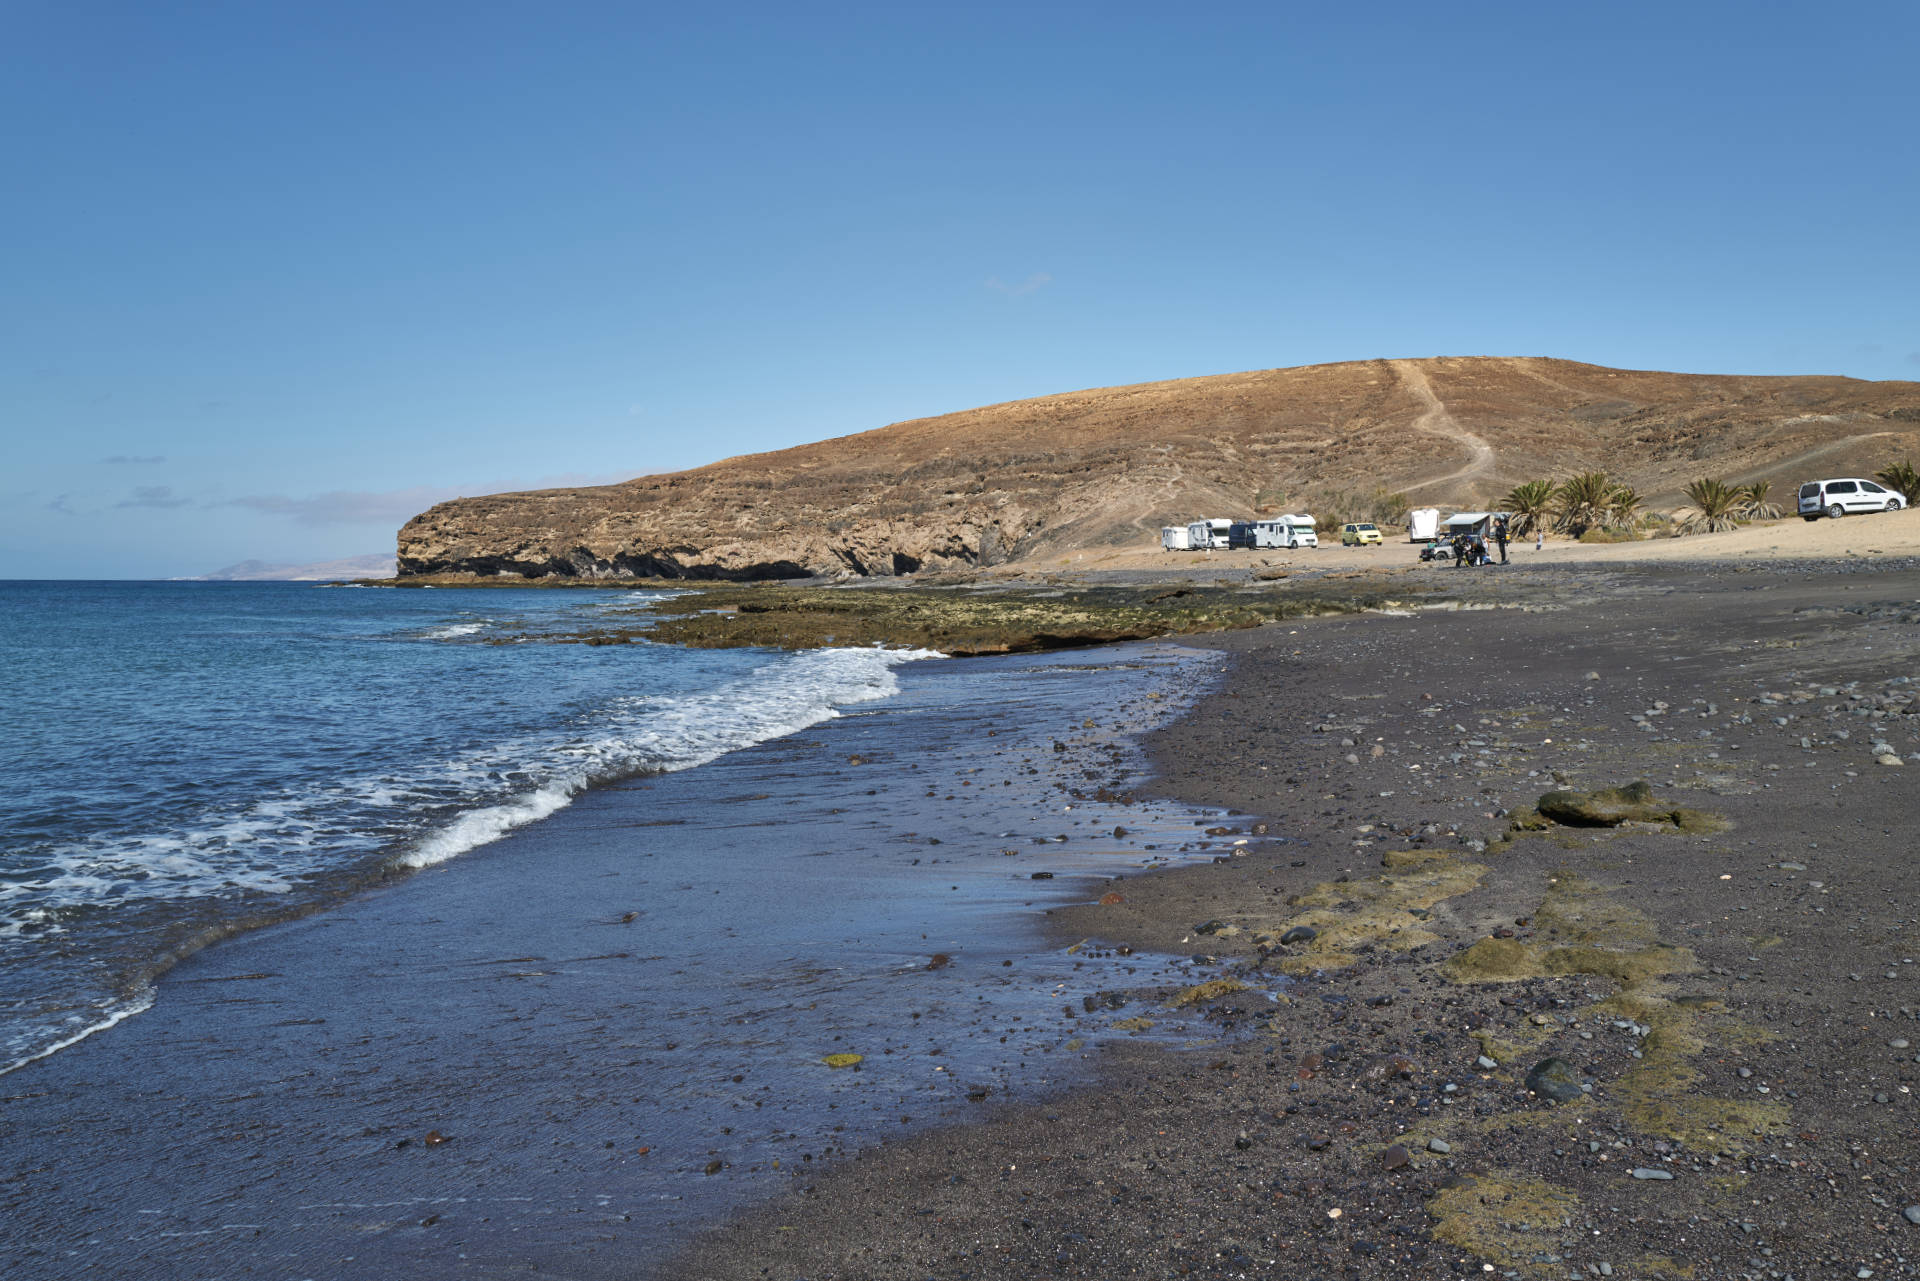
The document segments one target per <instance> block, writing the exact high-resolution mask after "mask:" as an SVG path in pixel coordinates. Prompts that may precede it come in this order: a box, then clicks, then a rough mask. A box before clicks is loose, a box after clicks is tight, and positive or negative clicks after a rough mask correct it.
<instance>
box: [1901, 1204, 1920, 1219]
mask: <svg viewBox="0 0 1920 1281" xmlns="http://www.w3.org/2000/svg"><path fill="white" fill-rule="evenodd" d="M1900 1217H1901V1218H1903V1219H1905V1220H1906V1221H1907V1222H1908V1223H1920V1205H1910V1206H1908V1207H1907V1208H1906V1209H1904V1210H1902V1211H1900Z"/></svg>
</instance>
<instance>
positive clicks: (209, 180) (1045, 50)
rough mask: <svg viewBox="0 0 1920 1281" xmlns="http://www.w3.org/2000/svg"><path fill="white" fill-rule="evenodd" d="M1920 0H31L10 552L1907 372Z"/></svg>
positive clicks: (338, 546)
mask: <svg viewBox="0 0 1920 1281" xmlns="http://www.w3.org/2000/svg"><path fill="white" fill-rule="evenodd" d="M1916 59H1920V6H1916V5H1913V4H1911V3H1897V4H1896V3H1887V4H1846V3H1839V4H1833V3H1822V4H1813V3H1803V4H1767V3H1764V2H1762V3H1741V4H1684V3H1683V4H1670V3H1669V4H1658V5H1652V4H1648V5H1640V4H1619V3H1615V4H1606V5H1550V4H1549V5H1543V4H1540V3H1537V0H1536V2H1535V3H1529V4H1471V3H1454V4H1445V5H1441V4H1432V3H1425V4H1411V3H1397V4H1387V3H1382V4H1370V5H1369V4H1357V5H1347V6H1332V5H1305V4H1283V3H1272V2H1269V3H1261V4H1193V5H1173V4H1166V3H1154V4H1127V3H1117V4H1116V3H1100V4H1084V5H1082V4H1045V3H1038V4H1019V5H1004V6H1002V5H997V4H984V3H968V4H964V5H960V4H954V5H942V6H934V5H912V4H908V5H901V4H897V3H896V4H885V5H859V4H840V5H817V6H816V5H804V4H778V5H771V4H767V5H763V4H734V5H728V6H694V5H675V6H665V5H645V4H633V3H617V4H615V3H607V4H594V3H572V4H550V5H533V4H526V3H498V2H492V0H468V2H465V3H459V4H453V3H431V4H427V3H413V4H410V3H405V2H404V0H401V2H398V3H396V2H394V0H382V2H380V3H342V2H340V0H329V2H328V3H325V4H320V3H309V4H293V3H285V4H255V3H248V2H244V0H234V2H232V3H217V4H196V3H179V4H151V3H144V2H142V3H93V2H90V0H55V2H53V3H37V2H34V0H7V2H6V3H5V4H4V6H0V118H4V120H5V121H6V122H7V123H6V126H5V129H4V131H3V132H0V147H3V148H4V164H5V169H4V172H5V183H4V195H3V196H0V243H3V244H4V246H5V254H6V263H5V273H4V287H3V288H0V438H3V439H4V442H5V444H4V454H3V455H0V457H3V458H4V464H5V467H4V475H0V498H3V499H4V501H3V502H0V557H3V558H4V564H3V565H0V575H4V576H35V577H47V576H53V577H154V576H164V575H172V574H187V573H199V572H204V571H206V570H209V569H212V568H215V567H217V566H220V565H222V564H225V563H227V562H230V561H234V560H239V559H243V558H246V557H258V558H262V559H267V560H282V561H304V560H314V559H320V558H323V557H330V556H337V555H349V554H356V553H362V552H370V551H379V550H384V549H389V548H390V547H391V546H392V535H393V531H394V529H395V528H396V527H397V526H398V525H399V524H400V522H401V521H402V520H403V519H404V518H405V517H406V516H408V515H410V514H412V513H413V512H415V511H417V510H419V509H421V508H422V507H424V506H426V505H427V504H428V503H430V502H431V501H434V500H435V499H437V498H439V497H443V496H448V495H451V494H454V493H475V492H483V491H486V490H492V489H501V488H519V487H526V486H531V485H537V484H554V483H562V484H564V483H584V482H590V481H597V480H605V479H615V478H620V477H624V476H628V475H635V474H638V473H641V472H647V471H664V470H673V469H677V468H681V467H687V466H693V465H696V464H699V463H702V462H707V461H710V460H712V459H715V458H719V457H724V456H727V455H730V454H738V453H747V452H753V451H758V450H765V449H775V448H781V447H784V446H787V445H791V444H797V443H800V442H803V441H807V440H814V439H819V438H821V437H825V436H833V435H842V434H846V433H849V432H855V431H863V430H866V429H868V428H871V427H877V426H881V425H882V424H885V423H888V422H892V421H896V420H899V419H903V418H910V417H916V416H920V415H925V414H933V413H940V412H944V411H948V410H954V409H961V408H966V407H968V406H972V405H978V404H986V403H991V402H994V401H1000V400H1009V399H1015V398H1019V397H1025V396H1034V395H1041V394H1045V393H1048V392H1055V391H1066V390H1071V389H1074V388H1079V387H1091V386H1106V385H1112V384H1117V383H1129V382H1141V381H1145V380H1149V379H1158V378H1175V377H1185V376H1189V375H1198V374H1210V373H1223V372H1228V371H1233V370H1241V369H1259V368H1269V367H1274V366H1282V365H1297V364H1307V363H1314V362H1319V361H1330V360H1347V359H1359V358H1367V357H1374V356H1428V355H1478V354H1524V355H1552V356H1565V357H1569V358H1572V359H1577V360H1587V361H1594V362H1597V363H1601V364H1612V365H1623V366H1634V367H1655V368H1665V369H1679V370H1686V371H1692V372H1713V373H1734V372H1747V373H1782V374H1785V373H1840V374H1849V375H1853V376H1855V377H1861V378H1920V314H1917V311H1916V298H1920V290H1917V289H1916V286H1917V285H1920V271H1917V270H1916V268H1920V237H1916V234H1915V233H1916V227H1920V155H1917V154H1916V152H1920V146H1917V145H1916V129H1917V127H1920V93H1916V89H1915V79H1914V72H1913V68H1914V66H1915V64H1916Z"/></svg>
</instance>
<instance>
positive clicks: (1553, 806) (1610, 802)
mask: <svg viewBox="0 0 1920 1281" xmlns="http://www.w3.org/2000/svg"><path fill="white" fill-rule="evenodd" d="M1535 808H1536V809H1538V810H1539V811H1540V813H1541V814H1542V815H1544V816H1545V817H1547V818H1550V819H1552V820H1553V821H1554V822H1556V823H1559V824H1562V825H1563V826H1566V827H1618V826H1619V825H1620V824H1622V823H1672V824H1674V825H1675V826H1676V827H1688V826H1691V825H1692V823H1691V822H1690V820H1693V819H1695V818H1696V816H1695V815H1694V813H1693V811H1690V810H1684V809H1680V808H1678V807H1676V806H1672V805H1663V804H1662V803H1661V802H1659V801H1657V800H1655V799H1654V795H1653V784H1651V783H1649V782H1647V781H1646V780H1644V779H1642V780H1641V781H1640V782H1637V783H1628V784H1627V785H1626V786H1625V787H1603V788H1600V789H1599V790H1597V791H1592V792H1569V791H1564V790H1563V791H1553V792H1548V793H1547V794H1546V795H1545V796H1542V797H1541V798H1540V801H1539V804H1538V805H1536V806H1535ZM1698 817H1704V816H1698Z"/></svg>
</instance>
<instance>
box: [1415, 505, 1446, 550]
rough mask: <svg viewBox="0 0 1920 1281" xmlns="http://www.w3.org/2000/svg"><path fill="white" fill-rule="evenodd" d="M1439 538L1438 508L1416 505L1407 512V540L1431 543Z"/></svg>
mask: <svg viewBox="0 0 1920 1281" xmlns="http://www.w3.org/2000/svg"><path fill="white" fill-rule="evenodd" d="M1439 538H1440V509H1439V508H1438V507H1416V508H1414V509H1413V510H1412V511H1410V512H1408V513H1407V541H1408V542H1410V543H1432V542H1437V541H1439Z"/></svg>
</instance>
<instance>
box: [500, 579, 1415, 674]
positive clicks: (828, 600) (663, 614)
mask: <svg viewBox="0 0 1920 1281" xmlns="http://www.w3.org/2000/svg"><path fill="white" fill-rule="evenodd" d="M661 586H663V587H665V588H668V589H670V590H671V591H672V592H673V595H672V596H671V597H670V598H668V599H665V600H660V601H656V602H654V603H652V604H651V605H648V606H646V607H644V608H642V607H636V608H633V609H631V610H619V611H613V615H614V618H615V619H617V620H619V621H616V622H613V623H611V624H610V625H607V626H601V627H596V628H594V629H593V630H591V631H583V632H575V633H566V634H561V635H528V636H515V637H503V638H500V639H501V640H502V641H503V642H507V641H546V642H561V643H572V644H581V645H618V644H631V643H635V642H645V641H657V642H661V643H665V644H674V645H685V646H690V647H693V648H705V649H720V648H738V647H746V646H758V647H765V648H772V649H813V648H819V647H822V646H828V645H839V646H847V645H891V646H900V647H906V648H914V649H934V650H939V651H940V652H941V653H944V654H950V655H954V656H956V657H959V656H964V655H971V654H1017V653H1035V652H1041V651H1046V650H1054V649H1064V648H1069V647H1074V646H1082V645H1099V644H1109V643H1113V642H1118V641H1130V640H1146V639H1150V638H1153V637H1158V636H1180V635H1187V634H1192V633H1198V632H1213V631H1230V630H1235V629H1239V628H1246V627H1258V626H1261V625H1262V624H1265V623H1272V622H1279V621H1281V620H1283V619H1298V618H1311V617H1315V616H1319V615H1324V614H1352V613H1359V612H1362V611H1365V610H1367V609H1370V608H1373V607H1375V605H1376V604H1377V602H1378V599H1379V594H1378V592H1377V591H1375V590H1374V589H1373V588H1371V587H1369V586H1367V585H1366V584H1363V583H1354V584H1342V583H1335V582H1324V581H1323V582H1320V583H1316V584H1315V585H1314V586H1313V587H1311V588H1307V587H1302V586H1291V585H1289V586H1284V587H1282V586H1268V585H1264V584H1263V585H1260V586H1258V587H1252V588H1249V587H1246V586H1220V585H1210V586H1200V585H1197V584H1196V585H1192V586H1187V587H1182V588H1179V589H1177V590H1174V591H1169V590H1167V589H1166V588H1165V587H1146V586H1091V585H1075V584H1064V585H1063V584H1048V583H1038V584H1036V583H1009V584H1003V585H994V586H984V587H983V586H980V585H978V584H971V585H954V586H944V587H943V586H936V585H931V584H914V585H911V586H904V585H897V584H878V583H865V584H862V585H857V586H830V585H808V586H799V585H794V584H791V583H758V584H748V583H707V584H699V585H694V584H687V583H679V582H676V583H667V584H661Z"/></svg>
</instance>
